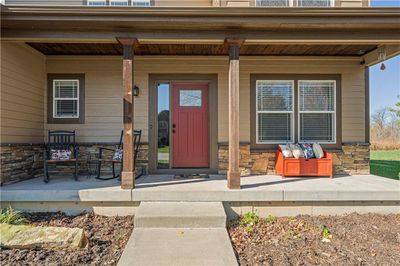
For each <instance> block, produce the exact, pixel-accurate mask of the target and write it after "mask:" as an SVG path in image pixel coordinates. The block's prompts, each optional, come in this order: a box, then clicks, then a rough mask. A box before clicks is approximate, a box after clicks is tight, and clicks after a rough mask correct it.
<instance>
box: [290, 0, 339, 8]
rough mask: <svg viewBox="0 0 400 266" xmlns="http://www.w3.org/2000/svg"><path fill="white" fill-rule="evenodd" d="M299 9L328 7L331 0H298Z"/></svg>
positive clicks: (330, 4)
mask: <svg viewBox="0 0 400 266" xmlns="http://www.w3.org/2000/svg"><path fill="white" fill-rule="evenodd" d="M298 3H299V6H301V7H330V6H332V0H299V2H298Z"/></svg>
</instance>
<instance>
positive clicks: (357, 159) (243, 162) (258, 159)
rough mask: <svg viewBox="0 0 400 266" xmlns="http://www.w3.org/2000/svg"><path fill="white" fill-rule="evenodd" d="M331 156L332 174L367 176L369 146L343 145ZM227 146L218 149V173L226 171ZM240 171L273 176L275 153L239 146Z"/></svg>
mask: <svg viewBox="0 0 400 266" xmlns="http://www.w3.org/2000/svg"><path fill="white" fill-rule="evenodd" d="M330 152H331V153H332V154H333V172H334V174H352V175H360V174H369V144H366V143H345V144H343V146H342V150H334V151H330ZM228 160H229V156H228V145H226V144H220V145H219V148H218V164H219V171H218V172H219V173H220V174H225V173H226V172H227V169H228ZM239 167H240V171H241V174H242V175H243V176H246V175H257V174H271V175H272V174H275V152H274V151H268V152H262V151H251V149H250V145H249V144H241V145H240V166H239Z"/></svg>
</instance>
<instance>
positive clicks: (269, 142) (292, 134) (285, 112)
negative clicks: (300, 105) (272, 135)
mask: <svg viewBox="0 0 400 266" xmlns="http://www.w3.org/2000/svg"><path fill="white" fill-rule="evenodd" d="M264 81H272V82H282V81H283V82H287V81H290V82H291V83H292V111H258V83H259V82H264ZM294 90H295V87H294V80H290V79H282V80H270V79H268V80H267V79H263V80H257V81H256V144H285V143H294V132H295V130H294V127H295V121H294V118H295V116H294V107H295V106H294V101H295V99H294V96H295V93H294ZM263 113H264V114H272V113H275V114H291V122H292V123H291V124H292V125H291V132H290V133H291V134H290V135H291V136H290V138H291V140H290V141H284V142H282V141H281V142H277V141H260V140H259V138H258V114H263Z"/></svg>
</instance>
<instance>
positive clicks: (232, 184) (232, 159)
mask: <svg viewBox="0 0 400 266" xmlns="http://www.w3.org/2000/svg"><path fill="white" fill-rule="evenodd" d="M225 43H226V45H227V46H228V49H229V50H228V51H229V97H228V98H229V162H228V174H227V180H228V188H230V189H240V170H239V163H240V143H239V53H240V46H241V45H242V44H243V43H244V39H241V38H227V39H226V40H225Z"/></svg>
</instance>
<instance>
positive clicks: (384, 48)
mask: <svg viewBox="0 0 400 266" xmlns="http://www.w3.org/2000/svg"><path fill="white" fill-rule="evenodd" d="M381 52H383V53H385V55H386V58H385V59H386V60H387V59H390V58H392V57H395V56H396V55H399V54H400V44H399V45H381V46H380V47H379V48H378V49H376V50H374V51H372V52H369V53H368V54H366V55H364V56H363V57H362V63H363V64H364V65H365V66H367V67H370V66H372V65H375V64H378V63H381V62H382V61H384V60H382V59H381V58H379V53H381Z"/></svg>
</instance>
